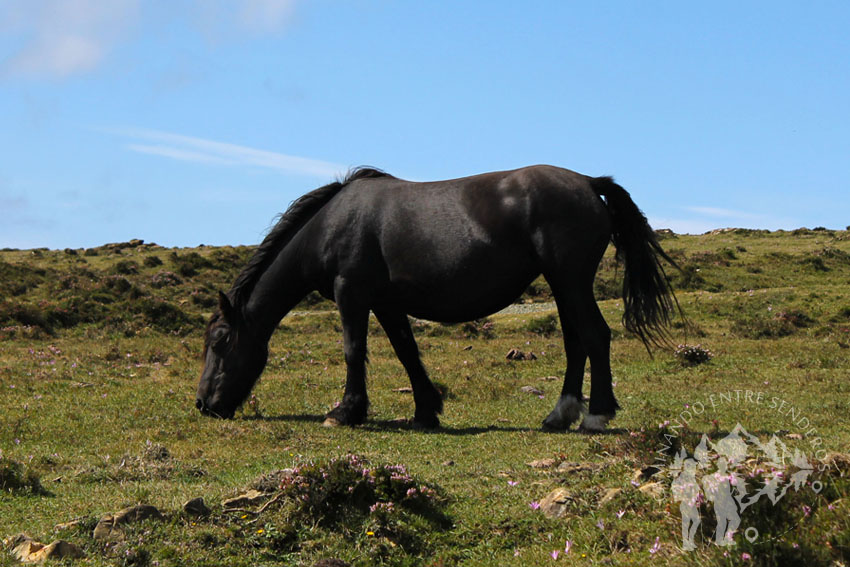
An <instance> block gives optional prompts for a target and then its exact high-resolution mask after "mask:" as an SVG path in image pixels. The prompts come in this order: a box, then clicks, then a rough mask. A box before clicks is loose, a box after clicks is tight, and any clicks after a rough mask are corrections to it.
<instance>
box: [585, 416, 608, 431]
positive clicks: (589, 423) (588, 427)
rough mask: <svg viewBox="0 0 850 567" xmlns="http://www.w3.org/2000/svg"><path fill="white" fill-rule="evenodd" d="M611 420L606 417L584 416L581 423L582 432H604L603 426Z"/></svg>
mask: <svg viewBox="0 0 850 567" xmlns="http://www.w3.org/2000/svg"><path fill="white" fill-rule="evenodd" d="M610 420H611V418H610V417H608V416H607V415H593V414H590V415H586V416H585V417H584V420H582V422H581V429H583V430H584V431H605V426H607V425H608V422H609V421H610Z"/></svg>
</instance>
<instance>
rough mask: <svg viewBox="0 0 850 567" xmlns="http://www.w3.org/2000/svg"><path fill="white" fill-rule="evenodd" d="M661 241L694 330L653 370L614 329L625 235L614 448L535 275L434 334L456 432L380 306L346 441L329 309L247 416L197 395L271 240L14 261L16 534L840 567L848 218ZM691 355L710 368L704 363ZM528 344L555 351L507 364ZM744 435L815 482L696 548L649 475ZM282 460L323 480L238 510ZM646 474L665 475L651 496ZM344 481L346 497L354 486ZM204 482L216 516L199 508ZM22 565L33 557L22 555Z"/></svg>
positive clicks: (342, 551) (5, 363)
mask: <svg viewBox="0 0 850 567" xmlns="http://www.w3.org/2000/svg"><path fill="white" fill-rule="evenodd" d="M662 237H663V240H662V245H663V246H664V248H665V249H666V250H667V251H668V252H669V253H670V254H671V256H672V257H673V258H674V259H675V260H676V261H677V262H678V263H679V264H680V265H681V267H682V271H681V272H677V271H676V270H673V269H669V270H668V275H669V276H670V277H671V279H672V281H673V282H674V284H675V286H676V288H677V297H678V300H679V303H680V305H681V307H682V309H683V310H684V312H685V313H686V314H687V316H688V318H689V319H690V321H691V324H690V325H685V324H683V323H682V322H681V320H679V319H677V320H676V321H675V322H674V328H673V329H672V331H673V341H674V344H672V345H671V346H670V347H669V348H666V349H658V350H656V351H655V352H654V356H653V357H651V356H650V355H649V354H648V353H647V352H646V350H645V349H644V347H643V345H642V344H641V343H640V341H638V340H636V339H634V338H632V337H630V336H629V335H627V334H626V333H625V332H624V331H623V329H622V326H621V325H620V322H619V321H620V318H621V316H622V302H621V300H620V299H619V298H618V285H619V284H618V282H619V280H618V277H619V275H620V270H621V268H618V267H617V266H616V263H615V262H614V260H613V256H612V254H611V251H610V250H609V253H608V254H607V255H606V258H605V259H604V260H603V265H602V268H601V270H600V273H599V275H598V277H597V296H598V297H599V298H600V306H601V308H602V310H603V312H604V314H605V317H606V319H607V320H608V322H609V324H610V325H611V327H612V330H613V335H614V339H613V342H612V367H613V371H614V381H615V384H616V385H615V388H614V391H615V394H616V396H617V398H618V400H619V402H620V405H621V406H622V410H621V411H620V413H619V414H618V416H617V418H616V419H615V420H614V421H612V423H611V425H610V431H609V432H607V433H604V434H595V435H588V434H583V433H579V432H576V431H575V430H573V431H569V432H566V433H547V432H543V431H542V430H541V428H540V424H541V421H542V420H543V418H544V417H545V416H546V415H547V414H548V412H549V411H551V409H552V408H553V407H554V405H555V402H556V401H557V399H558V394H559V391H560V388H561V379H560V377H561V376H562V374H563V370H564V348H563V344H562V342H561V337H560V332H559V330H558V328H557V326H556V325H552V322H551V315H553V314H554V309H553V307H552V305H551V303H549V302H550V301H551V298H550V297H549V295H548V290H547V288H546V286H545V283H544V282H542V280H540V281H537V282H535V284H533V285H532V286H531V287H530V288H529V290H528V292H527V293H526V294H525V295H524V296H523V297H522V298H521V300H520V303H519V304H518V306H519V307H515V308H513V309H510V310H508V311H507V312H504V313H500V314H496V315H493V316H492V317H490V318H489V319H488V320H486V321H477V322H473V323H470V324H465V325H454V326H445V325H441V324H438V323H430V322H422V321H417V322H415V324H414V328H415V330H416V333H417V336H418V342H419V346H420V349H421V351H422V356H423V360H424V362H425V365H426V367H427V368H428V369H429V371H430V374H431V377H432V379H434V381H435V382H436V383H438V385H439V387H440V388H441V389H442V390H443V392H444V397H445V412H444V414H443V415H442V416H441V422H442V428H440V429H439V430H436V431H419V430H415V429H413V428H412V427H411V425H410V423H409V421H408V418H411V417H412V415H413V399H412V396H411V394H410V393H409V392H408V391H406V390H405V389H404V388H405V386H408V382H407V378H406V376H405V375H404V372H403V370H402V368H401V365H400V363H399V362H398V361H397V359H396V358H395V356H394V354H393V352H392V349H391V347H390V345H389V342H388V341H387V339H386V337H385V336H384V335H383V332H382V331H381V329H380V327H379V326H378V325H377V323H375V322H374V321H373V322H372V328H371V331H370V344H369V359H370V363H369V367H368V370H369V382H368V386H369V394H370V400H371V411H370V416H369V420H368V421H367V423H366V424H365V425H363V426H360V427H355V428H326V427H323V425H322V420H323V415H324V413H325V412H327V411H328V410H329V409H330V408H332V407H333V404H334V403H335V402H337V401H339V400H340V398H341V396H342V389H343V378H344V372H345V369H344V364H343V361H342V345H341V338H342V337H341V333H340V327H339V320H338V315H337V313H336V311H335V310H334V306H333V304H332V303H329V302H327V301H324V300H321V298H319V297H312V296H311V297H309V298H307V300H305V302H304V303H303V304H302V305H301V306H299V307H298V309H297V310H296V311H295V312H293V313H292V314H290V315H288V316H287V317H286V318H284V320H283V321H282V322H281V326H280V329H279V330H278V332H277V333H276V334H275V336H274V337H273V339H272V342H271V345H270V351H271V355H270V358H269V363H268V366H267V368H266V371H265V373H264V375H263V377H262V378H261V380H260V382H259V383H258V385H257V387H256V388H255V390H254V397H252V398H251V400H249V402H248V403H247V404H246V405H245V406H244V407H243V409H242V410H241V411H240V412H238V413H237V415H236V418H235V419H233V420H229V421H219V420H214V419H210V418H205V417H203V416H201V415H200V413H199V412H198V411H197V410H196V409H195V407H194V398H195V388H196V386H197V380H198V378H199V376H200V369H201V368H200V364H201V363H200V352H201V349H202V334H203V328H204V320H205V318H206V317H208V316H209V314H210V312H211V310H212V309H213V308H214V306H215V301H216V294H217V290H219V289H227V287H228V286H229V284H230V282H231V281H232V280H233V278H235V276H236V274H237V273H238V271H239V269H240V267H241V266H242V265H243V264H244V262H245V261H246V260H247V258H248V257H249V255H250V253H251V249H250V248H248V247H240V248H212V247H199V248H196V249H191V250H190V249H164V248H161V247H158V246H156V245H148V244H145V243H142V242H140V241H137V242H132V243H122V244H118V245H110V246H103V247H100V248H95V249H89V250H65V251H61V250H58V251H53V250H4V251H0V451H2V452H0V487H2V490H0V538H9V537H11V536H14V535H15V534H18V533H20V532H25V533H27V534H28V535H29V536H31V537H33V538H34V539H36V540H38V541H41V542H45V543H49V542H51V541H54V540H56V539H64V540H67V541H69V542H71V543H74V544H75V545H77V546H79V547H80V548H81V549H82V551H83V552H84V553H85V557H83V558H81V559H74V560H70V559H67V560H63V561H66V562H68V563H69V564H74V565H140V566H142V565H144V566H154V565H158V566H165V565H211V566H212V565H245V566H248V565H251V566H253V565H305V566H311V565H315V564H317V562H319V561H320V560H323V559H332V558H333V559H340V560H343V561H345V562H347V563H348V564H350V565H364V566H365V565H434V566H438V565H470V566H471V565H494V566H510V565H516V566H527V565H557V564H559V563H560V564H564V565H567V564H571V565H780V564H781V565H843V564H847V562H848V560H850V521H848V517H850V503H848V502H847V491H848V480H847V475H848V474H850V458H848V457H846V455H847V454H848V453H850V420H848V417H847V416H848V415H850V380H848V378H849V377H850V372H848V370H850V293H848V292H850V232H847V231H829V230H825V229H815V230H805V229H801V230H798V231H794V232H793V233H792V232H781V231H780V232H766V231H752V230H743V229H739V230H726V231H715V232H714V233H711V234H706V235H701V236H685V235H672V234H663V235H662ZM678 344H686V345H691V346H694V347H697V346H698V348H699V349H701V350H702V351H708V352H710V353H711V355H712V356H711V360H710V361H708V362H705V363H702V364H694V365H689V364H687V363H686V362H683V361H682V360H681V359H679V358H677V357H676V356H675V354H674V351H675V348H676V346H677V345H678ZM513 348H517V349H520V350H522V351H525V352H533V353H534V354H535V355H536V359H535V360H523V361H514V360H507V359H506V358H505V355H506V353H507V352H508V351H509V350H511V349H513ZM589 386H590V384H589V373H588V374H587V376H586V381H585V393H586V394H588V393H589ZM684 421H687V423H686V426H685V427H679V425H682V422H684ZM737 424H741V425H742V426H743V427H745V428H746V430H747V431H749V433H751V434H753V435H755V436H757V437H758V438H759V439H761V440H763V441H768V440H769V439H770V438H771V437H772V436H773V435H776V436H777V437H778V438H779V439H781V440H782V442H783V443H785V444H786V445H787V447H788V448H789V450H793V449H797V450H798V451H799V452H801V453H804V454H805V455H807V456H809V457H810V458H811V460H812V461H813V462H815V461H816V464H817V466H818V468H823V472H819V473H818V475H817V476H816V477H812V479H811V480H818V482H820V483H821V484H820V485H819V486H821V487H822V489H821V490H820V491H818V492H815V491H814V490H812V489H811V487H805V488H803V489H801V490H799V491H796V492H794V493H793V494H791V493H790V492H789V494H788V495H787V496H786V497H785V498H783V499H781V500H780V501H778V502H777V503H776V504H771V503H770V502H767V504H766V505H761V504H762V503H761V502H760V506H757V507H753V509H750V510H747V513H746V514H744V515H743V516H742V524H741V527H742V529H743V528H744V527H747V526H757V527H758V530H759V533H760V535H761V536H762V537H760V538H758V539H756V540H755V541H754V542H749V541H747V540H746V539H745V538H744V537H743V535H742V534H739V535H738V536H737V537H736V541H737V542H738V543H737V545H736V546H734V547H728V548H723V547H719V546H717V545H715V544H714V543H713V541H712V532H711V529H712V528H711V527H710V525H711V517H712V516H711V514H710V511H709V509H708V507H707V506H706V507H704V509H703V516H704V524H705V525H704V528H703V533H701V535H699V536H698V538H697V543H698V548H697V549H696V550H695V551H689V552H686V551H683V550H682V549H681V528H680V526H681V522H680V518H681V516H680V512H679V504H678V503H677V502H675V501H674V499H673V496H672V494H671V492H670V490H669V486H670V481H671V479H670V477H669V476H665V474H664V471H663V470H662V471H661V472H660V473H658V474H656V475H655V476H652V475H651V473H647V472H646V467H647V466H649V465H653V464H655V465H660V466H661V468H663V466H664V465H665V464H669V463H671V462H672V461H673V455H672V454H670V453H669V452H668V453H664V452H663V449H664V447H665V444H666V442H669V441H670V439H671V438H675V439H676V440H677V442H678V443H679V444H680V446H681V447H684V448H686V449H687V450H688V451H692V450H693V448H694V446H695V445H696V443H697V442H698V441H699V439H700V437H701V435H702V434H703V433H706V434H708V436H709V437H710V438H711V439H712V440H713V441H717V440H719V439H720V438H721V437H722V436H724V435H725V434H726V433H728V432H729V431H732V430H733V428H734V427H735V426H736V425H737ZM665 433H666V434H667V435H666V437H665ZM352 456H356V457H352ZM352 458H354V459H355V460H356V462H358V463H361V464H359V465H357V466H358V467H360V468H356V467H355V469H354V472H356V473H357V474H360V472H362V471H361V469H363V470H365V471H366V472H363V475H365V476H364V478H366V477H369V475H372V476H371V477H370V478H373V479H375V478H377V479H378V481H376V482H377V486H379V487H382V488H380V490H378V489H375V490H377V491H376V492H374V493H373V492H368V491H365V492H364V491H363V490H365V489H363V486H362V485H361V484H357V483H359V482H360V480H359V479H358V478H354V477H352V474H354V473H353V472H352V470H351V469H348V468H345V466H343V465H344V464H345V463H349V462H350V460H351V459H352ZM545 459H550V461H549V463H548V465H547V464H546V463H540V461H543V460H545ZM534 461H538V463H535V465H536V466H530V465H529V463H532V462H534ZM340 463H342V464H340ZM394 465H402V466H403V468H404V474H403V475H401V474H400V475H397V476H398V478H395V477H393V478H394V479H395V480H393V481H392V482H395V483H396V484H394V485H392V486H393V487H394V488H392V490H396V489H399V487H402V488H404V490H405V491H410V490H413V492H404V493H403V494H402V493H398V494H396V495H395V496H392V494H395V493H392V490H391V489H390V488H389V487H390V484H392V483H391V481H390V480H388V479H389V478H390V476H386V478H384V477H383V476H381V475H391V473H392V471H395V470H396V469H393V468H387V467H392V466H394ZM750 465H752V466H751V470H754V469H755V468H756V467H757V466H762V465H763V463H750ZM346 466H347V465H346ZM283 469H296V470H295V471H294V473H292V474H296V475H299V474H302V473H303V474H302V476H297V478H298V479H300V480H298V482H297V483H295V484H297V486H295V487H292V486H290V485H288V484H286V482H283V483H282V484H281V483H278V484H276V485H273V486H271V488H268V487H266V488H267V490H268V493H267V497H266V500H265V502H268V501H269V500H270V499H272V498H277V499H276V500H275V501H274V502H271V503H270V504H269V505H268V506H266V507H265V508H264V509H263V510H262V511H261V512H260V513H257V511H258V509H259V508H260V505H254V506H253V507H251V506H242V507H241V509H240V510H239V511H226V510H225V509H224V507H223V502H224V500H226V499H227V498H230V497H233V496H236V495H238V494H240V493H242V492H245V491H246V490H247V489H249V488H252V487H255V488H256V487H257V486H260V485H262V484H263V483H262V480H261V479H262V478H263V477H264V475H267V478H268V475H270V474H272V473H276V471H281V470H283ZM399 470H400V469H399ZM642 470H643V471H644V475H641V471H642ZM387 471H390V472H387ZM402 477H403V478H402ZM275 478H276V477H275ZM759 478H761V477H758V475H757V476H756V478H755V479H754V480H753V481H752V482H753V483H754V484H755V483H757V481H758V479H759ZM380 479H384V480H380ZM384 481H385V482H386V483H388V484H386V486H384V485H382V484H381V482H384ZM652 482H658V483H659V485H660V488H659V489H658V490H656V491H653V490H650V489H645V487H646V485H647V484H650V483H652ZM298 483H300V484H298ZM665 483H666V484H665ZM266 484H268V483H266ZM348 488H352V490H351V491H350V492H348V494H352V495H354V496H351V499H350V500H349V499H347V498H346V497H342V496H340V494H342V495H343V496H344V495H345V494H346V492H345V491H347V490H348ZM426 488H427V490H425V489H426ZM557 488H563V489H565V491H566V492H565V494H567V495H568V497H567V499H566V503H565V505H564V512H563V514H562V515H561V517H559V518H550V517H548V516H547V515H545V514H544V513H543V511H542V509H538V508H537V506H538V504H540V503H541V502H542V501H543V500H544V498H545V497H546V496H547V495H548V494H550V493H551V492H552V491H553V490H555V489H557ZM642 488H643V489H642ZM284 489H286V490H284ZM612 489H619V490H613V491H612ZM298 491H301V492H298ZM304 491H308V492H304ZM381 491H383V492H381ZM423 491H424V492H423ZM305 494H308V497H307V498H306V499H305V498H304V495H305ZM423 494H424V495H425V496H423ZM411 495H413V496H411ZM355 496H356V497H355ZM198 497H202V498H203V499H204V501H205V503H206V504H207V506H208V507H209V508H210V509H211V513H210V514H209V515H207V516H202V517H195V516H191V515H189V514H186V513H185V512H183V510H182V506H183V503H184V502H186V501H187V500H190V499H193V498H198ZM390 502H392V504H393V505H392V506H389V505H388V504H389V503H390ZM321 503H324V504H321ZM136 504H149V505H153V506H156V507H157V508H158V509H159V510H160V512H161V513H162V515H163V519H161V520H147V521H144V522H141V523H138V524H133V525H130V526H127V527H126V529H125V530H124V533H123V535H122V537H121V538H120V539H116V540H115V541H110V542H104V541H101V540H96V539H94V538H93V537H92V530H93V529H94V527H95V525H96V524H97V522H98V520H99V519H100V518H101V517H103V516H105V515H107V514H114V513H115V512H117V511H118V510H121V509H122V508H125V507H127V506H132V505H136ZM320 504H321V505H320ZM68 522H72V525H70V526H64V527H60V528H58V529H57V528H56V526H57V525H59V524H65V523H68ZM567 542H569V545H568V544H567ZM566 547H569V551H568V552H567V551H566V549H565V548H566ZM556 551H557V552H558V553H557V554H555V553H554V552H556ZM7 564H8V565H13V564H16V560H14V559H13V558H12V555H11V554H10V553H8V551H7V550H3V551H2V552H0V565H7Z"/></svg>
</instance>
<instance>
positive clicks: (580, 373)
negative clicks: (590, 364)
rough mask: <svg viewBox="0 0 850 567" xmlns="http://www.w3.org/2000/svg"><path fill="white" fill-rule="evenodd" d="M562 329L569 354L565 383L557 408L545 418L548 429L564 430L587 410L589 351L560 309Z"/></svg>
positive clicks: (545, 427)
mask: <svg viewBox="0 0 850 567" xmlns="http://www.w3.org/2000/svg"><path fill="white" fill-rule="evenodd" d="M559 316H560V319H561V330H562V331H563V334H564V349H565V352H566V355H567V371H566V373H565V374H564V385H563V387H562V388H561V396H560V397H559V398H558V403H557V404H556V405H555V409H553V410H552V412H551V413H550V414H549V415H548V416H547V417H546V419H544V420H543V429H544V430H546V431H564V430H567V429H569V428H570V426H571V425H572V424H573V423H575V422H577V421H578V420H579V419H581V416H582V414H584V413H586V412H587V408H585V406H584V404H583V403H582V394H581V386H582V381H583V380H584V367H585V364H586V363H587V352H586V351H585V350H584V347H583V346H582V344H581V340H580V339H579V335H578V333H577V332H576V330H575V328H574V327H573V325H572V323H571V322H570V321H569V319H567V318H566V317H565V316H564V314H563V313H561V312H560V310H559Z"/></svg>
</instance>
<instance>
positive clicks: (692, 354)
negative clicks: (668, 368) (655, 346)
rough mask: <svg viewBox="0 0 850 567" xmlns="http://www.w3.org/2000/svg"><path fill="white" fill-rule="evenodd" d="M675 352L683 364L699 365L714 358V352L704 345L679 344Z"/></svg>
mask: <svg viewBox="0 0 850 567" xmlns="http://www.w3.org/2000/svg"><path fill="white" fill-rule="evenodd" d="M673 354H674V356H675V357H676V360H678V361H679V364H681V365H682V366H698V365H700V364H704V363H706V362H708V361H710V360H711V359H712V358H714V354H712V352H711V351H710V350H708V349H707V348H705V347H703V346H702V345H679V346H677V347H676V351H675V352H674V353H673Z"/></svg>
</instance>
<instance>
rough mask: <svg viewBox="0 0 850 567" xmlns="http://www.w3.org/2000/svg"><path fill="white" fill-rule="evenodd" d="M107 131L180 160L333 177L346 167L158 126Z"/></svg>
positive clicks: (144, 150) (143, 150) (138, 147)
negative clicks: (176, 132)
mask: <svg viewBox="0 0 850 567" xmlns="http://www.w3.org/2000/svg"><path fill="white" fill-rule="evenodd" d="M106 131H110V130H106ZM110 132H112V133H117V134H119V135H122V136H126V137H129V138H135V139H136V140H142V141H147V142H153V144H150V143H148V144H139V143H133V144H129V145H128V146H127V149H129V150H131V151H134V152H137V153H143V154H148V155H156V156H160V157H166V158H170V159H175V160H179V161H189V162H195V163H205V164H211V165H227V166H247V167H262V168H266V169H273V170H277V171H281V172H285V173H291V174H298V175H310V176H315V177H334V176H336V175H339V174H340V173H341V172H345V171H346V170H347V169H348V168H347V167H346V166H343V165H340V164H336V163H331V162H327V161H322V160H317V159H312V158H305V157H300V156H293V155H288V154H282V153H278V152H272V151H269V150H261V149H257V148H252V147H249V146H240V145H237V144H231V143H228V142H219V141H216V140H208V139H205V138H196V137H194V136H184V135H182V134H173V133H171V132H162V131H158V130H123V131H122V130H118V131H114V130H113V131H110Z"/></svg>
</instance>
